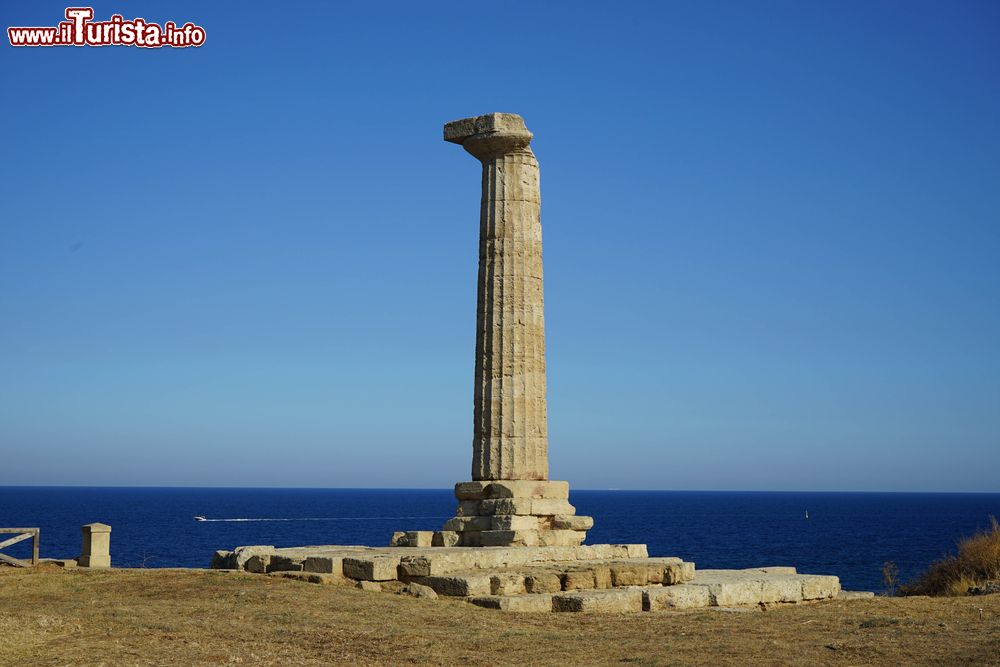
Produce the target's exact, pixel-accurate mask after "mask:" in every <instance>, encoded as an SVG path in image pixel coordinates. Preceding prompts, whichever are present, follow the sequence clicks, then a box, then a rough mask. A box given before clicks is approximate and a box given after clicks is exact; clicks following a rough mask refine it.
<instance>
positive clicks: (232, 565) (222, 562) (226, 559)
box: [209, 550, 236, 570]
mask: <svg viewBox="0 0 1000 667" xmlns="http://www.w3.org/2000/svg"><path fill="white" fill-rule="evenodd" d="M209 567H210V568H211V569H213V570H235V569H236V554H235V553H233V552H232V551H224V550H219V551H216V552H215V554H214V555H213V556H212V564H211V565H210V566H209Z"/></svg>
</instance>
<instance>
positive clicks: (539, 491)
mask: <svg viewBox="0 0 1000 667" xmlns="http://www.w3.org/2000/svg"><path fill="white" fill-rule="evenodd" d="M483 498H494V499H495V498H538V499H551V500H568V499H569V482H555V481H537V480H527V479H525V480H522V479H517V480H497V481H493V482H490V483H489V484H488V486H486V488H485V490H484V495H483Z"/></svg>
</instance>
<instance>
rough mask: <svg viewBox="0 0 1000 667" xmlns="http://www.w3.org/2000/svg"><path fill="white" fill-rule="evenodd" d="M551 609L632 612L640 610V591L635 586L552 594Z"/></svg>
mask: <svg viewBox="0 0 1000 667" xmlns="http://www.w3.org/2000/svg"><path fill="white" fill-rule="evenodd" d="M552 611H575V612H602V613H626V612H627V613H632V612H638V611H642V591H641V590H639V589H635V588H625V589H614V590H607V591H576V592H573V593H560V594H557V595H553V596H552Z"/></svg>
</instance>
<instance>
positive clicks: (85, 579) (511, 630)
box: [0, 568, 1000, 665]
mask: <svg viewBox="0 0 1000 667" xmlns="http://www.w3.org/2000/svg"><path fill="white" fill-rule="evenodd" d="M0 657H2V658H3V659H4V663H5V664H22V663H23V664H32V665H77V664H89V665H99V664H105V665H175V664H176V665H209V664H213V665H227V664H240V665H328V664H349V665H373V664H374V665H383V664H392V665H398V664H469V665H480V664H492V665H536V664H537V665H567V664H586V665H661V664H663V665H666V664H671V665H676V664H680V665H727V664H730V665H747V664H767V665H804V664H808V665H818V664H822V665H899V664H906V665H918V664H919V665H957V664H976V665H990V664H992V665H1000V596H986V597H980V598H948V599H946V598H938V599H931V598H876V599H874V600H865V601H856V602H827V603H822V604H815V605H803V606H794V607H783V608H780V609H776V610H772V611H767V612H760V611H757V612H749V613H726V612H720V611H698V612H692V613H672V614H671V613H661V614H630V615H617V616H599V615H593V616H592V615H583V614H532V615H515V614H504V613H501V612H494V611H488V610H485V609H479V608H477V607H473V606H471V605H467V604H465V603H463V602H458V601H429V600H417V599H413V598H408V597H400V596H395V595H388V594H379V593H365V592H362V591H358V590H355V589H350V588H338V587H333V586H317V585H315V584H305V583H299V582H295V581H290V580H287V579H274V578H270V577H264V576H259V575H247V574H227V573H220V572H212V571H188V572H183V571H169V570H141V571H135V570H133V571H123V570H113V571H105V572H86V571H75V572H74V571H68V572H64V571H61V570H58V569H57V568H38V569H37V570H36V571H22V570H13V569H8V568H0Z"/></svg>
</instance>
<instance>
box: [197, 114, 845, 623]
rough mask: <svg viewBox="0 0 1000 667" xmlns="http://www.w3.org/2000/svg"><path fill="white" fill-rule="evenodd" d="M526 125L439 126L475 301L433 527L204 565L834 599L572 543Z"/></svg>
mask: <svg viewBox="0 0 1000 667" xmlns="http://www.w3.org/2000/svg"><path fill="white" fill-rule="evenodd" d="M531 138H532V134H531V132H529V131H528V129H527V128H526V127H525V124H524V121H523V120H522V119H521V117H520V116H517V115H514V114H505V113H491V114H486V115H484V116H477V117H475V118H465V119H462V120H457V121H454V122H451V123H448V124H446V125H445V126H444V139H445V141H449V142H452V143H456V144H461V145H462V147H463V148H464V149H465V150H466V151H468V152H469V153H471V154H472V155H473V156H474V157H476V158H477V159H478V160H479V161H480V162H481V163H482V167H483V180H482V203H481V208H480V231H479V282H478V305H477V310H476V368H475V392H474V395H475V402H474V412H473V439H472V480H471V481H463V482H459V483H458V484H456V485H455V496H456V499H457V500H458V509H457V510H456V512H455V517H454V518H452V519H449V520H448V521H447V522H446V523H445V524H444V526H443V527H442V530H439V531H408V532H397V533H395V534H394V535H393V536H392V540H391V543H390V546H389V547H384V548H370V547H343V546H313V547H293V548H282V549H276V548H275V547H273V546H247V547H237V548H236V549H235V550H233V551H219V552H216V554H215V558H214V559H213V561H212V567H216V568H226V569H238V570H245V571H249V572H258V573H261V574H265V573H266V574H271V575H273V576H279V577H287V578H293V579H299V580H302V581H307V582H311V583H326V584H349V585H353V586H357V587H359V588H362V589H365V590H378V591H387V592H397V593H409V594H412V595H417V596H420V597H437V596H450V597H457V598H464V599H466V600H468V601H470V602H472V603H474V604H476V605H479V606H482V607H488V608H493V609H503V610H507V611H603V612H629V611H661V610H669V609H687V608H695V607H729V606H762V605H772V604H782V603H797V602H803V601H810V600H822V599H827V598H832V597H835V596H837V595H838V594H840V593H841V591H840V582H839V580H838V579H837V577H833V576H823V575H801V574H798V573H796V571H795V568H791V567H768V568H754V569H750V570H700V571H696V570H695V565H694V563H691V562H685V561H682V560H681V559H680V558H674V557H660V558H650V557H649V554H648V552H647V549H646V545H644V544H597V545H584V544H583V541H584V539H585V537H586V531H587V530H589V529H590V528H592V527H593V524H594V521H593V519H592V518H590V517H586V516H577V515H576V510H575V509H574V508H573V506H572V505H570V503H569V484H568V483H567V482H559V481H552V480H550V479H549V465H548V427H547V416H546V407H545V317H544V299H543V285H542V228H541V218H540V207H541V195H540V191H539V180H538V161H537V160H536V159H535V156H534V154H533V153H532V151H531V148H530V144H531Z"/></svg>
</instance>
